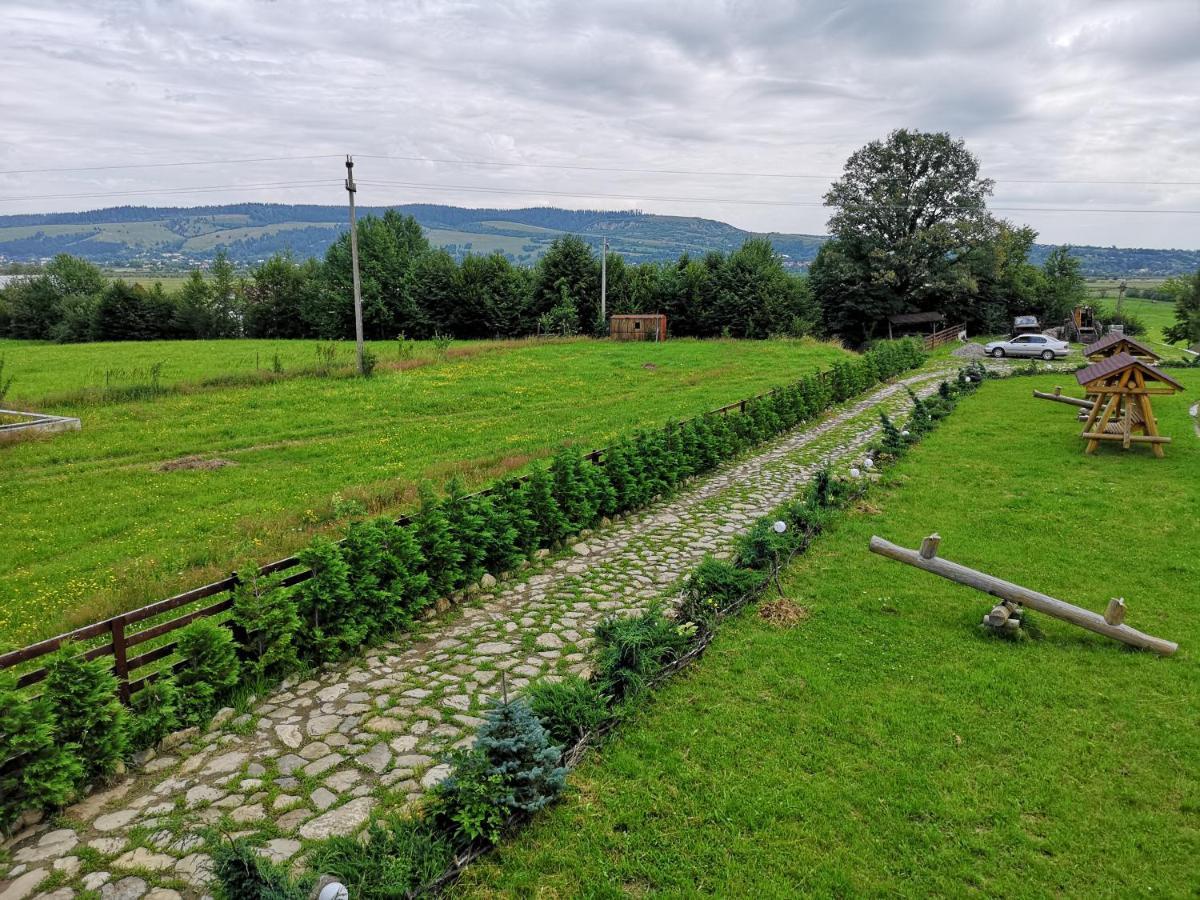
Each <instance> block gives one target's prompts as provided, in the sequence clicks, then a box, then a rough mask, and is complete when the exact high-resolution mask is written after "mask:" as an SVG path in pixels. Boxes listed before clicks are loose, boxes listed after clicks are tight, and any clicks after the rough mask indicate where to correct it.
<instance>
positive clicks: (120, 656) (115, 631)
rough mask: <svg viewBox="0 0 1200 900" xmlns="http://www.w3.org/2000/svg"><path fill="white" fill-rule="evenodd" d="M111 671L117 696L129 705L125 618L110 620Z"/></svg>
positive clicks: (119, 617)
mask: <svg viewBox="0 0 1200 900" xmlns="http://www.w3.org/2000/svg"><path fill="white" fill-rule="evenodd" d="M112 646H113V671H114V672H115V673H116V675H117V695H118V696H119V697H120V698H121V702H122V703H124V704H125V705H126V706H128V705H129V659H128V654H127V653H126V652H125V617H124V616H117V617H116V618H115V619H113V620H112Z"/></svg>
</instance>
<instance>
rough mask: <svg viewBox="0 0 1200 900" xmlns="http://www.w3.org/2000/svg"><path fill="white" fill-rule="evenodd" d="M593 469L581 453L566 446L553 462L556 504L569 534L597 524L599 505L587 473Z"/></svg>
mask: <svg viewBox="0 0 1200 900" xmlns="http://www.w3.org/2000/svg"><path fill="white" fill-rule="evenodd" d="M585 467H590V464H589V463H586V462H584V460H583V457H582V456H581V455H580V453H579V451H578V450H576V449H574V448H571V447H564V448H563V449H561V450H559V451H558V453H556V454H555V455H554V460H553V461H552V462H551V463H550V478H551V481H552V482H553V488H552V491H553V493H554V502H555V503H557V504H558V508H559V510H560V511H561V512H562V515H563V519H564V520H565V522H566V526H565V527H566V531H567V532H568V533H571V534H573V533H575V532H577V531H579V530H580V529H583V528H587V527H588V526H589V525H591V524H592V523H593V522H595V521H596V517H597V511H598V509H599V503H598V502H597V498H596V497H595V496H593V491H592V490H591V487H592V479H591V478H590V477H589V475H588V473H587V472H585V471H584V469H585Z"/></svg>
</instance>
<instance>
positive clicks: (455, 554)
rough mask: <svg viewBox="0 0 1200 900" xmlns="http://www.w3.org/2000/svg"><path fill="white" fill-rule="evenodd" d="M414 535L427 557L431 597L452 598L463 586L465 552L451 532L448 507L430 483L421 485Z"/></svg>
mask: <svg viewBox="0 0 1200 900" xmlns="http://www.w3.org/2000/svg"><path fill="white" fill-rule="evenodd" d="M413 532H414V534H415V535H416V538H417V544H418V546H419V547H420V548H421V555H422V556H423V557H425V572H426V573H427V574H428V575H429V591H430V594H431V595H432V596H433V597H435V598H439V597H448V596H450V595H451V594H453V593H454V591H455V590H457V589H458V587H459V586H460V585H461V584H462V583H463V577H462V568H461V567H462V562H463V550H462V548H461V547H460V546H459V545H458V542H457V541H456V540H455V537H454V533H453V531H451V529H450V522H449V520H448V519H447V518H446V510H445V508H444V507H443V506H442V504H441V503H439V502H438V499H437V497H435V496H434V493H433V489H432V488H431V487H430V486H429V485H428V484H423V485H421V508H420V509H419V510H418V512H417V515H416V518H415V519H414V521H413Z"/></svg>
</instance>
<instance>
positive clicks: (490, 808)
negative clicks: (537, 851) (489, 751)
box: [428, 749, 512, 846]
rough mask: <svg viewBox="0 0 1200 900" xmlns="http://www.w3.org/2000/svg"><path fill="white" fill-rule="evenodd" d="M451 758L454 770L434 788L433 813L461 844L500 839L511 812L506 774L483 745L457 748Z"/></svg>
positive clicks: (431, 811)
mask: <svg viewBox="0 0 1200 900" xmlns="http://www.w3.org/2000/svg"><path fill="white" fill-rule="evenodd" d="M447 759H448V760H449V763H450V768H451V771H450V774H449V775H448V776H447V777H446V778H444V779H443V780H442V781H440V782H438V783H437V784H436V785H434V788H433V790H432V791H431V792H430V795H429V804H428V809H429V815H430V817H431V818H432V820H433V821H434V823H435V824H436V825H437V826H438V828H439V829H441V830H442V831H443V832H445V833H446V834H450V835H453V836H454V839H455V841H456V842H457V844H458V845H459V846H463V845H467V844H472V843H474V842H475V841H478V840H485V841H487V842H488V843H490V844H496V843H499V842H500V832H501V831H502V830H503V828H504V823H505V822H507V821H508V817H509V816H510V815H511V809H510V807H509V798H511V797H512V791H511V790H510V789H509V787H508V785H507V784H505V781H504V777H503V776H502V775H501V774H500V773H499V772H497V771H496V770H495V768H494V767H493V766H492V764H491V762H490V761H489V760H488V758H487V755H486V754H484V753H483V751H481V750H479V749H471V750H456V751H454V752H453V753H451V754H450V755H449V756H448V757H447Z"/></svg>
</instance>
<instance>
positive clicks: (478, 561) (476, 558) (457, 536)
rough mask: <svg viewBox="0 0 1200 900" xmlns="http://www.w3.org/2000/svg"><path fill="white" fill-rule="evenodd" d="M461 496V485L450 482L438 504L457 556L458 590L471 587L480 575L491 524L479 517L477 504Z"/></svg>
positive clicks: (484, 518) (479, 512)
mask: <svg viewBox="0 0 1200 900" xmlns="http://www.w3.org/2000/svg"><path fill="white" fill-rule="evenodd" d="M465 494H466V491H465V490H464V489H463V486H462V482H461V481H460V480H459V479H458V478H457V477H456V478H452V479H451V480H450V483H449V484H447V485H446V500H445V502H444V503H443V504H442V509H443V511H444V514H445V516H446V523H447V525H448V526H449V528H450V534H451V536H452V538H453V541H454V543H455V545H456V546H457V547H458V549H459V553H460V556H461V559H460V560H459V562H458V570H459V571H458V582H459V585H460V586H462V585H468V584H475V582H477V581H479V579H480V577H481V576H482V575H483V573H484V571H485V566H484V564H485V562H486V559H487V546H486V545H487V542H488V532H489V529H490V526H491V524H492V523H490V522H489V521H488V520H487V518H486V517H485V516H484V515H483V511H482V510H481V509H480V506H479V503H478V502H477V501H476V500H475V499H474V498H472V497H467V496H465Z"/></svg>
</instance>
